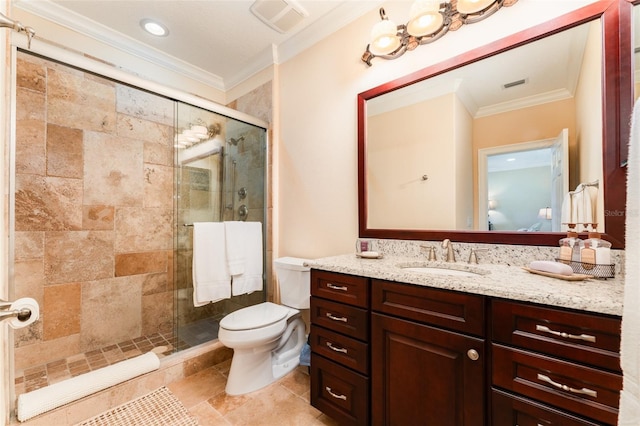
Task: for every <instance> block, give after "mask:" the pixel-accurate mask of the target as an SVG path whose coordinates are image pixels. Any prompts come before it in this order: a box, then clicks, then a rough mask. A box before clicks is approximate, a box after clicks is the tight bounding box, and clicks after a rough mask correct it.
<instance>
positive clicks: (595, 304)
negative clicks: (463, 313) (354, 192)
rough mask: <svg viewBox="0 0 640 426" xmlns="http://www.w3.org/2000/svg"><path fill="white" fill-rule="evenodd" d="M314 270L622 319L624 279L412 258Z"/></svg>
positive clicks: (340, 259) (331, 260)
mask: <svg viewBox="0 0 640 426" xmlns="http://www.w3.org/2000/svg"><path fill="white" fill-rule="evenodd" d="M306 265H307V266H310V267H311V268H313V269H319V270H324V271H331V272H339V273H343V274H350V275H358V276H363V277H369V278H379V279H383V280H389V281H396V282H402V283H408V284H415V285H421V286H427V287H433V288H442V289H447V290H456V291H462V292H467V293H473V294H480V295H486V296H493V297H500V298H504V299H511V300H519V301H524V302H533V303H540V304H544V305H550V306H556V307H564V308H571V309H578V310H582V311H589V312H596V313H602V314H611V315H619V316H621V315H622V299H623V293H624V279H623V278H622V277H620V276H619V275H616V277H615V278H608V279H587V280H583V281H566V280H561V279H558V278H550V277H545V276H541V275H537V274H532V273H530V272H527V271H525V270H524V269H522V268H521V267H518V266H505V265H497V264H482V263H481V264H479V265H475V264H467V263H466V262H456V263H446V262H442V261H426V260H420V259H416V258H414V257H403V256H389V255H385V256H384V257H383V258H382V259H363V258H358V257H356V255H355V254H345V255H340V256H333V257H325V258H321V259H314V260H310V261H308V262H306ZM399 265H403V266H405V267H407V266H432V267H438V266H440V267H445V268H455V269H458V270H467V271H471V272H476V273H479V275H474V276H470V277H469V276H450V275H432V274H425V273H422V272H410V271H407V270H404V269H403V268H401V267H400V266H399Z"/></svg>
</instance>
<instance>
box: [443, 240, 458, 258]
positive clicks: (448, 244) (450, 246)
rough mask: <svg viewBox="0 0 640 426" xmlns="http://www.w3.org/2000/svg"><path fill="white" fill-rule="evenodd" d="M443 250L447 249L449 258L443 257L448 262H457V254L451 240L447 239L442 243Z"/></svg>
mask: <svg viewBox="0 0 640 426" xmlns="http://www.w3.org/2000/svg"><path fill="white" fill-rule="evenodd" d="M442 248H443V249H447V256H446V257H445V256H442V257H443V258H444V260H445V261H446V262H455V261H456V254H455V253H454V252H453V243H452V242H451V240H450V239H448V238H447V239H446V240H444V241H443V242H442Z"/></svg>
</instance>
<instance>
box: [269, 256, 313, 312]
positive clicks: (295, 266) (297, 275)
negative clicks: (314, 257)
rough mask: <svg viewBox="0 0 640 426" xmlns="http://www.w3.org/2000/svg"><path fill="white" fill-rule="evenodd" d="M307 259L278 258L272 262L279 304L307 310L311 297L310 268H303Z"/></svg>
mask: <svg viewBox="0 0 640 426" xmlns="http://www.w3.org/2000/svg"><path fill="white" fill-rule="evenodd" d="M306 261H307V259H300V258H297V257H280V258H278V259H275V260H274V261H273V266H274V268H275V270H276V276H277V277H278V283H279V284H280V303H281V304H283V305H285V306H289V307H291V308H296V309H309V298H310V296H311V294H310V293H311V268H309V267H307V266H303V263H304V262H306Z"/></svg>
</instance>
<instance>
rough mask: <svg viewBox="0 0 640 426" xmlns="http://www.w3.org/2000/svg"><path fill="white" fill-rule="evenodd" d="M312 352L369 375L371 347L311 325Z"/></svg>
mask: <svg viewBox="0 0 640 426" xmlns="http://www.w3.org/2000/svg"><path fill="white" fill-rule="evenodd" d="M310 342H311V350H312V351H313V352H316V353H318V354H320V355H323V356H325V357H327V358H329V359H330V360H332V361H335V362H338V363H340V364H342V365H344V366H345V367H349V368H351V369H353V370H356V371H359V372H360V373H362V374H369V345H368V344H366V343H363V342H361V341H359V340H356V339H352V338H349V337H346V336H343V335H342V334H339V333H334V332H333V331H329V330H327V329H325V328H322V327H318V326H316V325H315V324H312V325H311V339H310Z"/></svg>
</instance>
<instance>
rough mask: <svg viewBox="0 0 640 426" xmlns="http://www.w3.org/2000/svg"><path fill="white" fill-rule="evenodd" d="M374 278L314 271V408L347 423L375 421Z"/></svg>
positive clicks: (312, 401)
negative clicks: (372, 363) (372, 388)
mask: <svg viewBox="0 0 640 426" xmlns="http://www.w3.org/2000/svg"><path fill="white" fill-rule="evenodd" d="M369 324H370V312H369V280H368V279H367V278H363V277H356V276H352V275H344V274H338V273H333V272H326V271H317V270H315V269H314V270H312V271H311V334H310V337H309V341H310V344H311V405H313V406H314V407H316V408H317V409H319V410H320V411H322V412H323V413H325V414H327V415H328V416H329V417H331V418H333V419H334V420H336V421H338V422H339V423H340V424H342V425H368V424H369V423H370V420H369V419H370V415H371V413H370V411H371V410H370V404H369V402H370V383H369V371H370V369H369V359H370V354H369V335H370V327H369Z"/></svg>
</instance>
